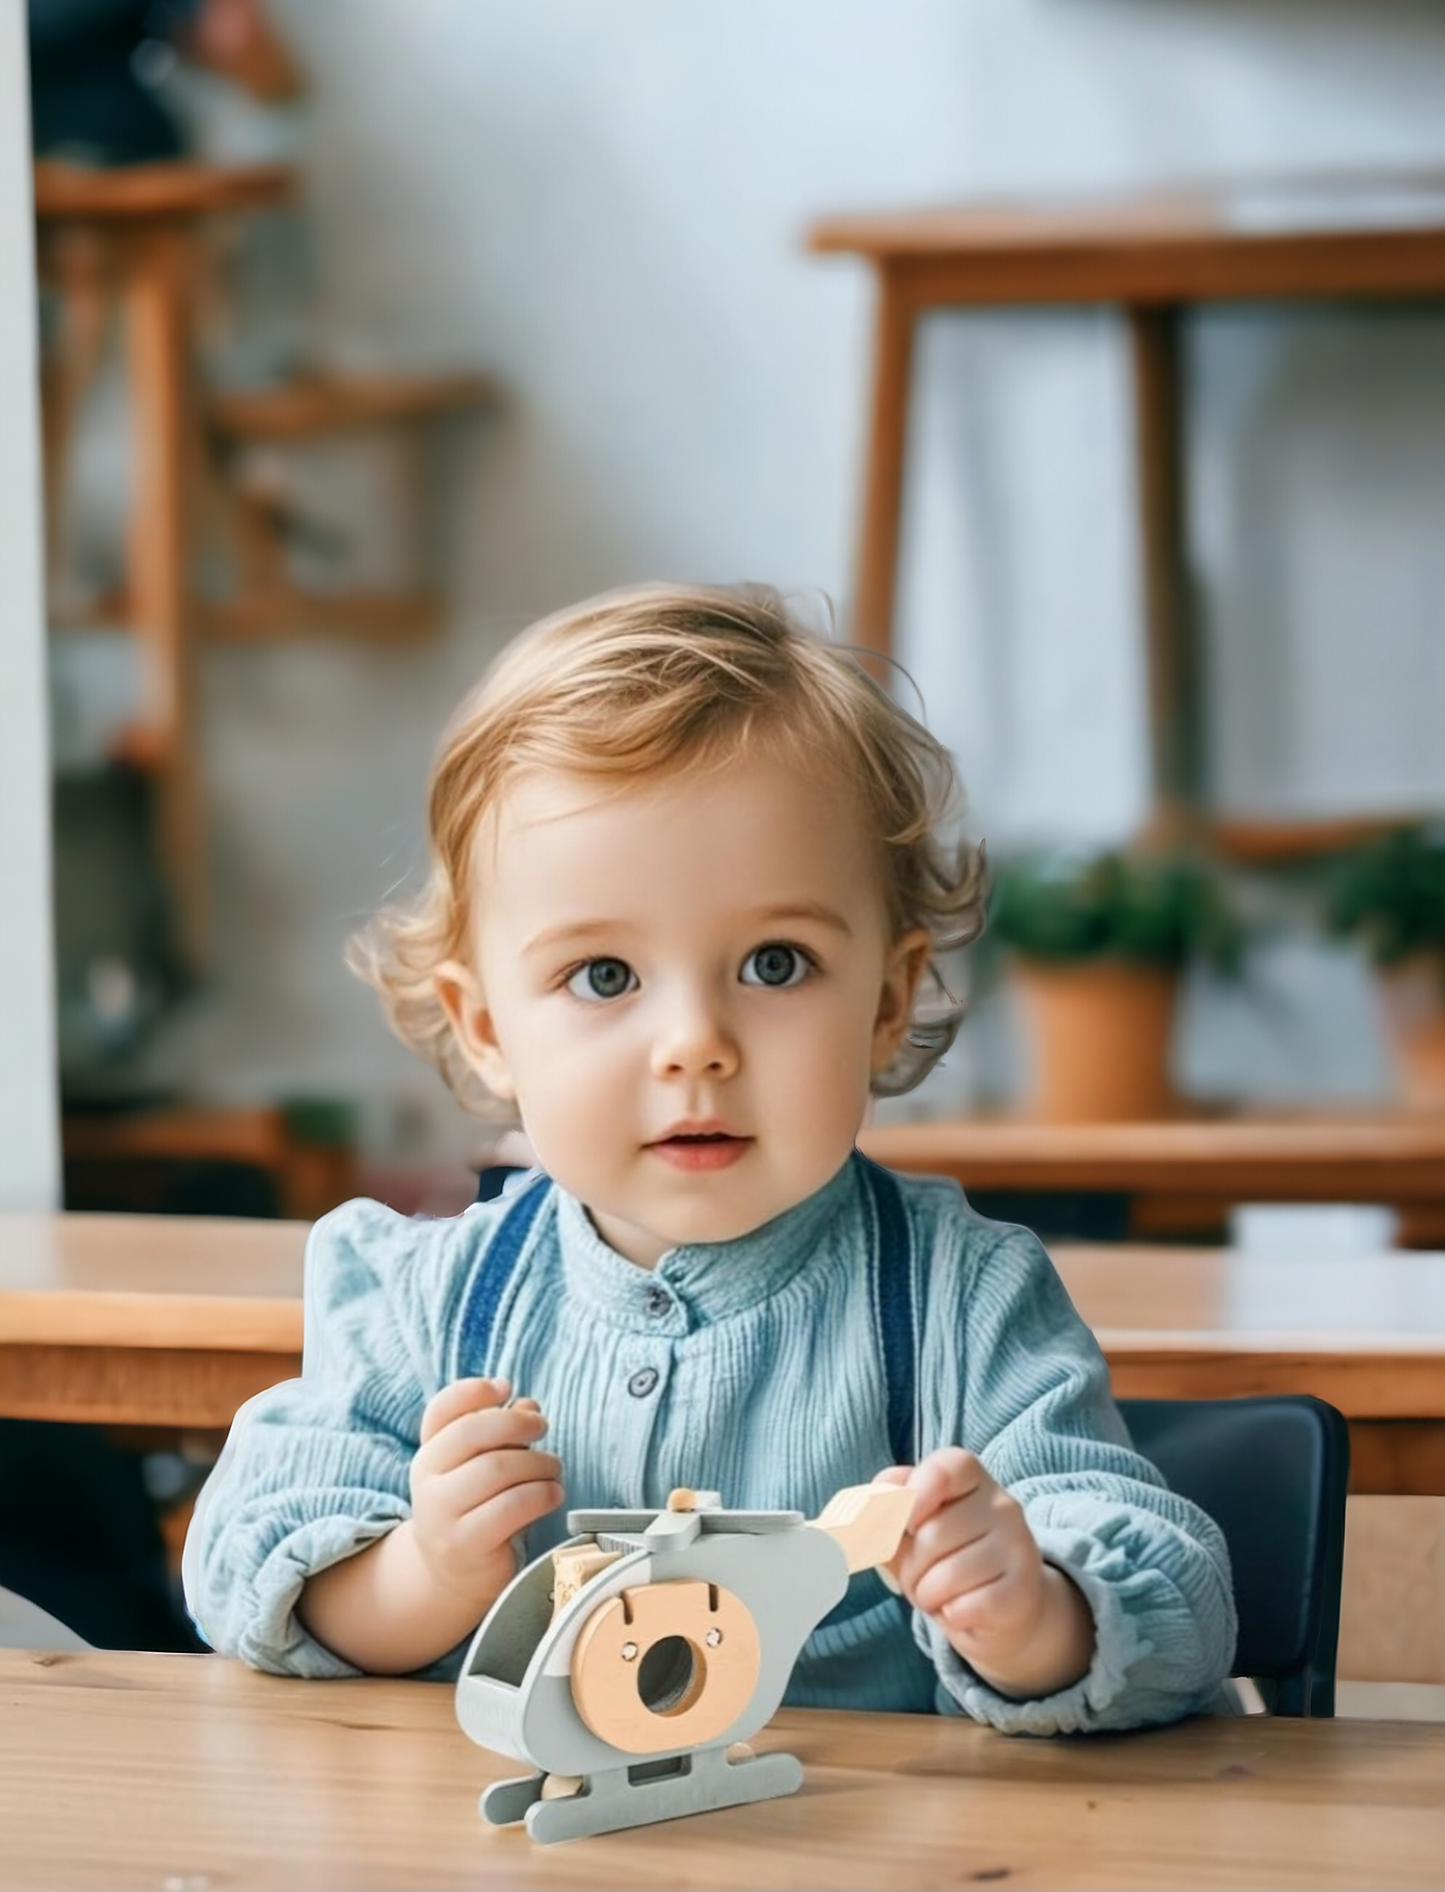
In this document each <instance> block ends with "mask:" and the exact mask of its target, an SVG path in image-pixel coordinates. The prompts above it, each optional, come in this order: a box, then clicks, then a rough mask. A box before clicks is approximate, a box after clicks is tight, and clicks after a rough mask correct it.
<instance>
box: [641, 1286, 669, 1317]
mask: <svg viewBox="0 0 1445 1892" xmlns="http://www.w3.org/2000/svg"><path fill="white" fill-rule="evenodd" d="M642 1305H643V1306H644V1307H645V1308H646V1310H647V1312H648V1313H649V1314H650V1315H651V1316H652V1318H653V1319H654V1320H661V1319H662V1317H663V1315H664V1314H666V1313H669V1312H670V1311H671V1308H672V1296H671V1295H670V1294H669V1293H668V1291H667V1289H666V1288H649V1289H648V1290H647V1292H646V1294H644V1295H643V1297H642Z"/></svg>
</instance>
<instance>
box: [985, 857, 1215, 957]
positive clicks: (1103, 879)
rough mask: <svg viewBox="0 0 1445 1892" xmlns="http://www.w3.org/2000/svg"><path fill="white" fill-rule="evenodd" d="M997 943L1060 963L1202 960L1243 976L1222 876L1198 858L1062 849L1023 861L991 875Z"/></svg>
mask: <svg viewBox="0 0 1445 1892" xmlns="http://www.w3.org/2000/svg"><path fill="white" fill-rule="evenodd" d="M989 921H990V926H991V929H992V931H993V933H994V937H995V939H996V940H997V941H998V943H999V944H1001V945H1005V946H1009V947H1012V949H1013V950H1014V951H1015V952H1016V953H1019V954H1020V955H1022V956H1023V957H1025V958H1029V959H1043V960H1052V961H1055V962H1060V961H1070V960H1083V959H1095V958H1102V957H1104V956H1105V955H1112V956H1113V957H1115V958H1118V959H1125V960H1129V961H1131V962H1133V963H1134V964H1137V965H1147V966H1179V965H1182V964H1183V963H1184V961H1185V960H1186V959H1189V958H1192V957H1193V956H1195V955H1196V954H1200V955H1203V956H1204V957H1206V958H1208V959H1210V960H1211V961H1212V962H1213V963H1214V964H1215V965H1216V966H1217V967H1219V968H1220V969H1221V970H1222V971H1226V972H1234V971H1237V970H1238V967H1239V962H1240V957H1241V953H1242V950H1243V929H1242V927H1241V925H1240V923H1239V920H1238V917H1237V916H1236V914H1235V912H1234V909H1233V907H1232V905H1231V903H1230V901H1229V900H1228V897H1227V895H1226V893H1225V891H1224V888H1223V885H1222V883H1221V881H1220V879H1219V876H1218V875H1217V873H1216V872H1215V871H1214V870H1213V869H1212V867H1210V865H1209V864H1208V863H1207V862H1205V861H1203V860H1201V859H1199V858H1198V857H1196V856H1194V855H1192V854H1184V853H1154V852H1150V853H1145V852H1140V853H1138V854H1123V853H1117V852H1108V853H1097V852H1093V851H1084V850H1081V849H1078V848H1058V849H1053V850H1051V851H1049V852H1047V853H1035V854H1029V855H1023V856H1018V857H1016V858H1015V859H1014V860H1012V861H1009V862H1006V863H1005V864H1004V865H1003V866H1002V867H1001V868H999V869H998V870H997V872H996V874H995V877H994V892H993V901H992V905H991V908H990V913H989Z"/></svg>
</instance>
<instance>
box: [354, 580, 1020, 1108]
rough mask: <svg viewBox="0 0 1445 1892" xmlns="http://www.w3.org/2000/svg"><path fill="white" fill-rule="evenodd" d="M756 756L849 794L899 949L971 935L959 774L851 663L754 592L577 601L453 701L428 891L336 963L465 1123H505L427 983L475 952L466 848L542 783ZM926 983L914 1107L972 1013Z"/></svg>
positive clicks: (975, 903)
mask: <svg viewBox="0 0 1445 1892" xmlns="http://www.w3.org/2000/svg"><path fill="white" fill-rule="evenodd" d="M760 744H765V745H766V746H767V749H768V751H769V753H770V754H772V755H774V756H781V757H784V758H786V759H791V760H796V761H797V763H798V764H799V765H800V766H802V767H806V768H807V769H809V770H810V771H813V772H816V771H817V770H818V769H820V768H825V769H826V768H832V769H833V770H835V771H836V772H837V773H838V774H839V775H840V776H841V777H842V779H843V780H845V781H846V782H848V783H849V784H850V785H851V786H852V787H853V788H854V789H855V791H856V792H857V793H858V795H859V797H860V799H861V801H862V804H863V807H864V809H865V811H866V813H867V815H868V816H869V817H870V818H871V820H872V822H873V824H874V827H875V832H876V834H877V837H878V840H879V842H880V843H881V848H882V858H883V861H884V864H885V865H884V876H883V881H884V884H883V889H882V891H883V895H884V900H885V905H886V912H887V917H888V921H889V925H890V928H891V930H892V937H893V938H895V939H897V938H899V937H901V935H902V934H903V933H905V932H907V931H909V930H910V929H912V928H914V927H922V928H923V929H924V930H925V931H926V932H927V933H928V935H929V938H930V939H931V940H932V942H933V946H934V950H935V952H937V951H942V950H944V949H946V948H948V947H952V946H960V945H965V944H967V943H968V942H969V941H970V940H972V939H974V938H976V937H977V935H978V934H979V933H980V932H981V931H982V929H983V924H984V917H985V906H986V864H985V859H984V851H983V849H982V848H981V847H979V848H973V847H970V846H969V845H968V844H967V843H966V842H959V843H957V844H956V845H949V844H947V843H946V842H945V841H943V840H942V839H941V837H940V833H939V830H940V828H941V826H942V825H943V824H944V823H945V822H946V821H947V820H948V818H949V817H950V816H951V815H953V814H954V813H955V812H956V810H957V807H958V803H959V784H958V778H957V776H956V774H955V771H954V766H953V760H952V757H951V756H950V755H949V753H948V751H947V750H946V749H945V748H944V747H943V745H942V744H941V743H940V742H939V741H938V740H937V739H936V738H935V737H934V736H932V735H930V734H929V732H928V731H927V730H926V729H925V728H924V727H923V726H922V724H921V723H919V722H917V721H915V719H914V718H913V717H911V716H909V715H908V714H907V713H906V711H904V710H902V709H900V708H899V706H898V705H897V704H896V703H894V702H893V700H892V699H891V698H890V697H889V696H888V695H887V694H886V692H885V691H883V690H882V689H880V688H879V686H878V685H877V684H876V683H874V682H873V680H872V679H871V678H870V677H869V676H868V675H867V673H866V672H865V671H864V670H863V669H862V668H861V666H860V665H859V663H858V662H857V661H856V659H855V658H854V657H853V656H852V655H850V654H849V653H848V652H847V651H846V650H844V649H842V648H840V647H839V646H838V645H836V644H834V643H832V642H830V641H828V640H826V639H825V638H823V637H821V636H818V635H817V634H815V633H814V632H813V631H811V630H810V629H809V628H808V627H807V626H806V625H805V624H803V623H802V622H801V621H800V620H799V619H798V618H796V617H795V616H794V615H792V614H791V613H790V611H789V609H788V607H787V605H786V604H785V602H784V600H783V598H782V597H781V596H780V595H779V594H778V593H777V592H775V591H772V590H769V589H765V588H762V587H747V588H739V589H736V590H733V589H723V588H712V587H694V586H688V587H679V586H671V585H648V586H642V587H637V588H634V589H630V590H627V591H619V592H612V593H608V594H605V595H604V596H602V597H598V598H591V599H588V600H587V601H586V602H584V603H582V604H579V605H575V606H573V607H572V608H571V609H570V610H567V611H562V612H559V613H558V614H557V615H556V616H554V617H550V618H546V619H544V620H543V621H542V622H540V623H538V624H534V625H533V626H532V627H531V629H530V630H528V631H525V632H524V633H523V634H522V635H521V636H520V637H519V638H517V639H516V640H515V642H513V643H512V644H510V645H509V646H508V647H507V648H506V649H505V650H504V651H503V652H502V653H501V655H500V656H499V657H498V658H497V660H496V661H495V663H493V664H492V666H491V668H490V669H489V670H488V671H487V672H486V674H485V675H484V676H483V678H482V680H481V682H480V683H479V684H478V686H477V687H476V689H475V690H474V691H473V692H472V694H471V695H470V696H469V697H468V698H467V700H466V701H465V702H464V703H463V704H462V706H461V709H460V710H459V711H458V713H457V714H456V716H455V717H454V718H453V719H452V721H451V724H450V726H449V727H448V729H447V731H446V733H445V735H444V736H443V738H442V742H441V746H440V749H439V751H438V754H437V759H436V763H435V766H434V768H433V771H432V777H431V788H430V794H429V798H428V829H429V835H430V842H431V868H430V872H429V875H428V877H427V880H426V884H425V886H424V887H423V889H422V891H421V894H420V896H419V897H418V898H416V899H415V900H413V901H409V902H401V903H398V904H396V905H393V906H389V907H387V908H385V909H383V910H382V911H381V912H380V913H379V914H377V915H376V917H375V919H374V920H373V921H372V922H371V924H370V925H369V926H368V927H367V928H365V929H364V930H363V931H362V932H360V933H358V934H357V935H356V937H355V938H354V939H353V940H352V941H351V944H350V946H349V948H348V951H347V963H348V964H349V965H350V967H351V969H352V970H353V971H354V972H355V973H357V974H358V975H359V976H360V977H361V978H363V979H365V980H366V981H367V982H368V983H369V984H370V985H373V986H375V988H376V990H377V991H378V992H379V993H380V995H381V999H382V1003H383V1005H384V1007H385V1009H386V1014H387V1017H388V1019H389V1021H390V1023H391V1026H392V1029H393V1030H394V1031H395V1032H396V1034H397V1035H398V1037H400V1038H401V1039H402V1040H403V1042H405V1043H406V1044H408V1045H410V1046H411V1047H412V1049H413V1050H415V1051H418V1052H420V1053H421V1054H422V1056H423V1057H425V1058H427V1059H428V1060H429V1061H430V1062H431V1063H432V1064H434V1065H435V1066H436V1067H437V1069H438V1070H439V1071H440V1072H441V1074H442V1076H443V1077H444V1078H445V1080H446V1082H447V1083H448V1084H449V1085H450V1087H451V1089H452V1091H453V1092H454V1093H455V1094H456V1096H457V1098H458V1100H459V1101H460V1102H461V1103H462V1104H463V1106H464V1107H465V1108H467V1109H469V1110H472V1111H474V1112H475V1113H477V1114H478V1115H483V1116H496V1115H498V1114H499V1110H498V1105H499V1100H498V1099H495V1098H493V1097H492V1096H491V1094H490V1093H489V1092H487V1091H486V1090H485V1088H484V1087H483V1086H482V1084H481V1082H480V1080H479V1079H478V1078H477V1077H476V1075H475V1073H474V1072H473V1071H472V1069H471V1067H470V1065H469V1064H468V1063H467V1062H466V1060H465V1059H464V1058H463V1056H462V1055H461V1051H460V1048H459V1046H458V1045H457V1044H456V1042H455V1040H454V1037H453V1034H452V1028H451V1025H450V1023H449V1021H448V1019H447V1016H446V1013H445V1011H444V1010H443V1008H442V1005H441V1002H440V1000H439V998H438V996H437V991H436V976H437V973H438V971H439V969H440V968H441V967H442V966H443V965H444V964H445V963H446V961H448V960H455V959H459V958H464V957H465V956H466V954H467V949H468V945H469V940H470V932H471V924H472V904H473V902H472V893H471V889H472V884H473V883H472V848H473V845H474V842H475V838H476V835H477V833H478V830H479V829H480V827H481V825H482V822H483V820H484V818H485V817H486V816H487V815H488V813H489V812H491V811H493V810H494V809H495V808H496V807H497V806H498V804H499V802H500V799H501V797H502V796H503V795H504V794H505V793H506V791H507V789H508V787H509V786H510V785H511V784H512V783H513V782H515V781H516V780H517V779H518V777H520V776H521V775H523V774H525V773H530V772H532V771H534V770H557V771H562V772H565V773H568V774H572V775H584V776H591V777H594V778H601V779H611V780H613V781H615V782H616V783H617V784H618V785H619V786H625V785H626V784H627V783H628V782H630V781H635V780H637V779H639V778H645V777H657V776H666V775H668V774H671V773H677V772H681V771H689V772H690V771H694V770H699V769H708V768H721V767H726V766H727V765H728V764H729V763H731V762H733V761H734V760H736V759H737V758H738V757H739V756H740V755H742V754H744V753H746V752H747V751H749V750H750V749H752V748H753V747H754V746H755V745H760ZM929 971H930V975H931V976H930V977H929V978H928V979H926V980H925V981H923V982H922V984H921V985H920V988H919V998H918V1000H917V1001H916V1002H915V1005H914V1010H913V1015H912V1017H911V1018H910V1020H909V1025H908V1029H907V1032H906V1033H905V1035H904V1039H903V1042H902V1044H901V1045H900V1048H899V1051H898V1054H897V1055H896V1057H895V1058H894V1059H893V1061H892V1063H891V1064H890V1065H889V1066H888V1067H887V1069H886V1070H884V1071H882V1072H880V1073H879V1074H878V1075H877V1076H876V1077H875V1078H874V1080H873V1086H872V1088H873V1092H874V1094H875V1095H877V1096H898V1095H900V1094H901V1093H903V1092H904V1091H908V1090H911V1089H912V1088H913V1087H914V1085H916V1084H918V1083H919V1082H920V1081H921V1080H922V1078H923V1077H924V1076H926V1074H927V1073H928V1071H929V1070H931V1069H932V1067H933V1065H934V1064H935V1063H936V1062H937V1061H938V1059H939V1058H940V1057H941V1056H942V1055H943V1053H944V1052H945V1051H946V1050H947V1049H948V1047H949V1046H950V1045H951V1044H952V1042H953V1039H954V1037H955V1035H956V1033H957V1031H958V1026H959V1022H960V1020H961V1018H962V1016H963V1007H962V1006H961V1005H959V1004H957V1003H955V1002H954V1000H953V999H951V998H950V997H949V995H948V992H947V991H946V989H945V988H944V986H943V983H942V980H941V979H940V978H939V976H938V973H937V969H936V967H933V966H932V965H930V968H929ZM505 1114H507V1115H510V1114H511V1111H510V1107H508V1108H507V1109H506V1112H505Z"/></svg>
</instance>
